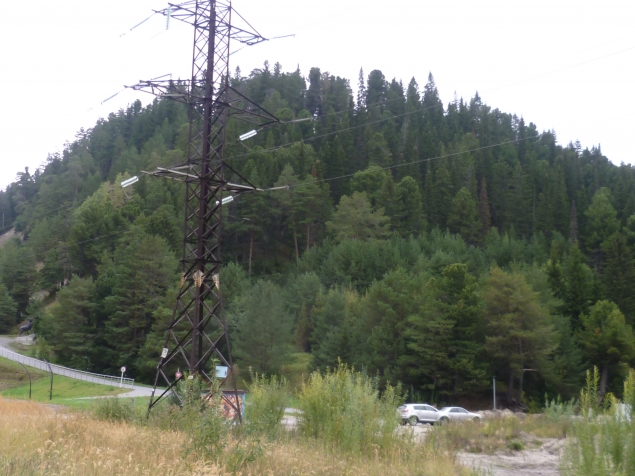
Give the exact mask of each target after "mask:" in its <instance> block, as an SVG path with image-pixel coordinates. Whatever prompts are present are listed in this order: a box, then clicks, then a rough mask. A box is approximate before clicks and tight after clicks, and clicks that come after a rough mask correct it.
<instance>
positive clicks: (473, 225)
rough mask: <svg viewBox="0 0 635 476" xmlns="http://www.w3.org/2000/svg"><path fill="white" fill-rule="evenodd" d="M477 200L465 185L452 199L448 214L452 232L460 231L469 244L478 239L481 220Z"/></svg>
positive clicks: (449, 226)
mask: <svg viewBox="0 0 635 476" xmlns="http://www.w3.org/2000/svg"><path fill="white" fill-rule="evenodd" d="M476 207H477V206H476V201H475V200H474V199H473V198H472V196H471V195H470V192H469V191H468V190H467V189H466V188H465V187H463V188H462V189H461V190H459V191H458V192H457V194H456V196H455V197H454V200H452V204H451V206H450V213H449V216H448V228H449V230H450V231H451V232H452V233H458V234H459V235H461V237H462V238H463V239H464V240H465V241H466V243H469V244H475V243H476V242H477V241H478V237H479V232H480V230H481V222H480V220H479V216H478V210H477V208H476Z"/></svg>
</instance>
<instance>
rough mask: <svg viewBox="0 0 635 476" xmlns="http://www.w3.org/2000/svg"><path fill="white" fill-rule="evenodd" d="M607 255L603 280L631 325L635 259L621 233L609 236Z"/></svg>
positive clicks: (634, 311)
mask: <svg viewBox="0 0 635 476" xmlns="http://www.w3.org/2000/svg"><path fill="white" fill-rule="evenodd" d="M603 250H604V253H605V255H606V263H605V267H604V273H603V274H602V282H603V284H604V287H605V289H606V295H607V297H608V298H609V299H610V300H611V301H613V302H614V303H615V304H617V306H618V307H619V308H620V311H622V313H623V314H624V315H625V316H626V322H627V323H628V324H629V325H633V324H635V293H633V284H634V283H635V261H634V260H633V255H632V253H631V250H629V248H628V246H627V245H626V239H625V238H624V235H623V234H621V233H615V234H614V235H613V236H611V237H610V238H608V239H607V240H606V242H605V243H604V246H603Z"/></svg>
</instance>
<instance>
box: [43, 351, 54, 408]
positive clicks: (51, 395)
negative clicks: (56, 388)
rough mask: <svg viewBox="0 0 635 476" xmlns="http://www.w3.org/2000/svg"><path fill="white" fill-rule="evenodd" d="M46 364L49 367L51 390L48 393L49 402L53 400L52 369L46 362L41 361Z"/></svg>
mask: <svg viewBox="0 0 635 476" xmlns="http://www.w3.org/2000/svg"><path fill="white" fill-rule="evenodd" d="M42 360H44V362H46V365H48V367H49V373H50V374H51V390H50V391H49V401H51V400H53V369H52V368H51V364H49V363H48V360H46V359H42Z"/></svg>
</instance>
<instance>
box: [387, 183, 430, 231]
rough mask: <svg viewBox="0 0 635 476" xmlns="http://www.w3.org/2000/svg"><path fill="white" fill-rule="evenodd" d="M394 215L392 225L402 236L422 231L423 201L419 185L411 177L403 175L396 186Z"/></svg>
mask: <svg viewBox="0 0 635 476" xmlns="http://www.w3.org/2000/svg"><path fill="white" fill-rule="evenodd" d="M396 194H397V197H396V200H395V208H396V216H395V218H394V220H393V226H394V227H395V229H396V230H397V231H398V232H399V233H400V234H401V235H402V236H409V235H415V236H416V235H418V234H419V233H421V232H422V231H423V224H424V216H423V203H422V196H421V191H420V190H419V185H418V184H417V182H416V181H415V179H413V178H412V177H404V178H403V179H402V180H401V181H400V182H399V183H398V184H397V186H396Z"/></svg>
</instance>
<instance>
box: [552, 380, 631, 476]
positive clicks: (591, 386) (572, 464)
mask: <svg viewBox="0 0 635 476" xmlns="http://www.w3.org/2000/svg"><path fill="white" fill-rule="evenodd" d="M598 380H599V378H598V372H597V369H595V371H594V373H593V374H591V373H589V372H587V385H586V388H584V389H583V390H582V391H581V392H580V404H581V410H582V415H583V418H582V419H580V420H579V421H577V422H575V423H574V424H573V425H572V427H571V435H570V436H571V439H570V442H569V444H568V445H567V448H566V451H565V454H564V458H563V469H564V474H570V475H576V476H595V475H598V476H600V475H606V474H611V475H616V476H627V475H632V474H635V444H633V442H634V441H635V421H633V418H632V408H633V404H635V371H633V370H631V371H630V375H629V377H628V378H627V379H626V381H625V382H624V397H625V398H624V403H622V402H620V401H619V400H618V399H617V398H615V397H614V396H613V395H607V396H606V397H605V398H604V401H602V402H600V401H599V400H598V395H597V389H598Z"/></svg>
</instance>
